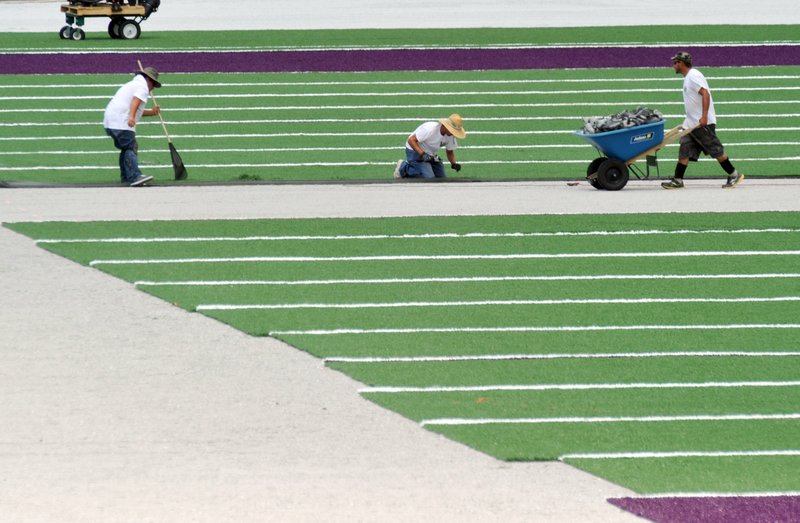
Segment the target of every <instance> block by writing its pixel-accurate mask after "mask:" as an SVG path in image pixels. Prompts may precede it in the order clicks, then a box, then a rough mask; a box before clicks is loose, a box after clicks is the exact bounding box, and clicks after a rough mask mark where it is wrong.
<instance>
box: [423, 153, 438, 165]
mask: <svg viewBox="0 0 800 523" xmlns="http://www.w3.org/2000/svg"><path fill="white" fill-rule="evenodd" d="M420 161H421V162H425V163H434V162H435V161H436V160H435V156H433V155H430V154H428V153H422V159H421V160H420Z"/></svg>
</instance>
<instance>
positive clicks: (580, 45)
mask: <svg viewBox="0 0 800 523" xmlns="http://www.w3.org/2000/svg"><path fill="white" fill-rule="evenodd" d="M708 45H713V46H715V47H765V46H781V47H782V46H796V45H800V42H798V41H797V40H772V41H769V42H762V41H757V42H753V41H741V40H730V41H725V42H713V43H712V42H696V41H684V42H663V43H662V42H640V41H628V40H626V41H621V42H614V43H610V42H607V41H606V42H561V43H553V44H542V43H531V42H521V43H520V42H508V43H494V44H474V45H471V44H461V45H377V46H375V45H368V46H367V45H328V46H319V45H305V46H303V45H291V46H283V45H269V46H264V45H256V46H242V45H236V46H219V47H191V48H186V47H166V48H159V49H149V48H142V47H133V48H127V47H126V48H125V49H120V50H111V49H108V48H95V47H81V49H80V50H72V51H71V50H65V49H63V48H59V49H53V50H47V49H36V50H30V49H23V48H19V47H8V48H3V49H0V50H2V51H3V52H8V53H14V54H84V53H86V52H90V51H102V52H105V53H130V52H148V53H154V54H161V53H186V54H194V53H226V52H231V51H252V52H270V51H304V52H309V51H403V50H417V51H427V50H461V49H476V50H483V49H487V50H497V49H500V50H505V49H574V48H577V49H594V48H599V49H605V48H618V47H644V48H648V49H660V48H664V47H666V48H670V49H674V48H675V47H704V46H708ZM639 69H652V68H650V67H642V68H639Z"/></svg>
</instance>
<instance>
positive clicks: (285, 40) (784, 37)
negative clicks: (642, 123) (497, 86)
mask: <svg viewBox="0 0 800 523" xmlns="http://www.w3.org/2000/svg"><path fill="white" fill-rule="evenodd" d="M53 16H54V20H57V19H58V17H60V16H63V15H60V14H59V13H58V11H57V10H56V8H55V6H54V9H53ZM153 16H156V17H157V16H159V15H158V13H155V14H154V15H153ZM61 21H62V22H63V20H61ZM106 22H107V21H106V20H105V19H104V18H101V19H98V20H95V19H88V20H87V27H86V40H83V41H81V42H75V41H71V40H70V41H63V40H61V41H60V40H58V39H57V38H53V36H54V35H55V34H56V33H57V32H58V29H59V28H60V25H59V24H58V22H57V21H56V22H54V23H53V30H52V31H51V32H42V33H4V34H0V49H3V50H4V51H6V52H14V51H27V52H29V51H31V50H32V49H33V50H60V51H63V50H65V49H68V50H75V51H77V50H81V49H114V50H126V51H137V50H159V49H165V50H193V49H198V48H201V49H207V48H211V49H225V48H237V47H238V48H252V47H263V48H277V49H286V48H309V47H351V46H370V47H400V46H405V45H415V46H466V47H474V46H487V45H497V44H507V45H520V44H537V45H544V46H550V45H559V44H572V43H588V44H596V43H603V42H608V43H611V44H614V45H619V44H623V45H624V44H626V43H631V44H642V43H670V44H673V45H675V44H676V43H679V42H693V43H703V42H705V43H708V44H713V45H717V44H719V43H722V42H735V43H741V42H769V41H772V42H796V41H797V40H798V38H797V34H798V27H797V26H791V25H783V26H781V25H777V26H776V25H770V26H759V25H744V26H741V25H739V26H731V25H719V26H702V27H698V26H691V25H686V26H680V27H676V26H659V25H653V26H648V27H647V28H646V30H643V28H641V27H603V28H602V29H598V28H595V27H580V28H555V27H548V28H502V29H501V28H471V29H470V30H469V31H468V33H469V34H466V33H467V32H465V31H464V30H462V29H437V30H436V31H430V30H427V29H406V28H403V29H347V30H261V31H257V30H242V31H169V32H165V31H148V26H147V23H146V22H145V23H144V24H143V25H142V36H141V37H140V38H139V39H138V40H134V41H128V40H112V39H110V38H108V34H107V33H106V27H107V25H108V24H107V23H106ZM61 25H63V24H61Z"/></svg>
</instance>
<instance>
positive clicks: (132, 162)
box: [106, 129, 142, 183]
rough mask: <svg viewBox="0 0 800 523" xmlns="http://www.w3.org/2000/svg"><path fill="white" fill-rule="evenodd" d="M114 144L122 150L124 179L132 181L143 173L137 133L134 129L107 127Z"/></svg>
mask: <svg viewBox="0 0 800 523" xmlns="http://www.w3.org/2000/svg"><path fill="white" fill-rule="evenodd" d="M106 132H107V133H108V135H109V136H111V138H113V139H114V145H115V146H116V148H117V149H119V150H120V153H119V168H120V174H121V176H122V181H123V182H127V183H132V182H133V181H134V180H136V179H137V178H138V177H140V176H141V175H142V171H140V170H139V157H138V152H139V144H138V143H136V133H134V132H133V131H122V130H116V129H106Z"/></svg>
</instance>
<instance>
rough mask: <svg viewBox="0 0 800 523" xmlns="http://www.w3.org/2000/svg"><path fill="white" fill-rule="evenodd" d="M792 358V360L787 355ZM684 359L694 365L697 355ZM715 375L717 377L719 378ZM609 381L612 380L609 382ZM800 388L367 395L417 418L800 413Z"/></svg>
mask: <svg viewBox="0 0 800 523" xmlns="http://www.w3.org/2000/svg"><path fill="white" fill-rule="evenodd" d="M784 360H787V358H784ZM680 361H682V362H683V364H684V365H685V366H686V367H690V366H691V365H692V362H693V361H694V360H693V359H692V358H684V359H681V360H680ZM715 379H716V378H715ZM607 381H610V380H607ZM798 390H799V389H798V387H796V386H791V387H731V388H720V387H713V386H709V387H702V388H692V389H689V388H684V389H681V388H630V389H612V390H604V389H583V390H525V391H516V390H515V391H509V390H481V391H475V392H435V393H434V392H403V393H386V392H369V393H367V392H364V393H363V395H364V397H366V398H367V399H369V400H371V401H373V402H375V403H377V404H378V405H381V406H382V407H386V408H388V409H391V410H394V411H396V412H398V413H400V414H402V415H404V416H406V417H408V418H410V419H413V420H415V421H422V420H425V419H440V418H465V419H488V418H562V417H570V416H578V417H606V416H614V417H620V416H679V415H680V416H697V415H708V414H712V415H721V414H742V413H760V414H783V413H786V412H800V393H799V392H798Z"/></svg>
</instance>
